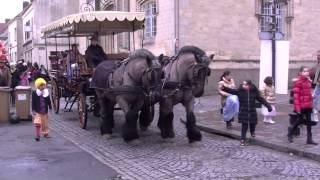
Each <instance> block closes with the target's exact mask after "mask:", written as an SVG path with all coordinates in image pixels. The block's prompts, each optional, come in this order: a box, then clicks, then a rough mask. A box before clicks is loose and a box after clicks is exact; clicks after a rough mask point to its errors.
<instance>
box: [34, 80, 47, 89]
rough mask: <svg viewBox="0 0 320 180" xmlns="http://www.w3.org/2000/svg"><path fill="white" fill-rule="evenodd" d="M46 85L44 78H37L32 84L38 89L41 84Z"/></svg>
mask: <svg viewBox="0 0 320 180" xmlns="http://www.w3.org/2000/svg"><path fill="white" fill-rule="evenodd" d="M43 84H44V85H46V84H47V82H46V80H44V79H43V78H38V79H37V80H36V81H35V82H34V85H35V86H36V88H37V89H39V87H40V86H41V85H43Z"/></svg>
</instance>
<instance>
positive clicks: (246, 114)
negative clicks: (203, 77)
mask: <svg viewBox="0 0 320 180" xmlns="http://www.w3.org/2000/svg"><path fill="white" fill-rule="evenodd" d="M222 90H223V91H225V92H227V93H230V94H234V95H237V96H238V98H239V103H240V108H239V114H238V119H239V123H241V142H240V145H241V146H244V145H246V134H247V130H248V127H250V133H251V136H252V137H255V128H256V125H257V123H258V117H257V111H256V100H257V101H259V102H260V103H262V104H263V105H264V106H266V107H267V108H268V111H269V112H271V111H272V107H271V106H270V104H269V103H268V102H267V101H266V100H265V99H263V98H262V97H261V96H260V93H259V90H258V89H257V87H256V86H255V85H254V84H253V83H252V82H251V80H246V81H243V82H242V84H241V85H240V87H239V88H238V89H231V88H228V87H225V86H224V87H223V88H222Z"/></svg>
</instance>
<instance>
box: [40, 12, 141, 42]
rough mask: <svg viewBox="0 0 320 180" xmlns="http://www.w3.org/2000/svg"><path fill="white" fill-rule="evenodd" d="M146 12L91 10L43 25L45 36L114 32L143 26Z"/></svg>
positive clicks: (42, 30) (127, 30)
mask: <svg viewBox="0 0 320 180" xmlns="http://www.w3.org/2000/svg"><path fill="white" fill-rule="evenodd" d="M144 19H145V16H144V12H122V11H91V12H83V13H79V14H72V15H69V16H66V17H63V18H61V19H59V20H57V21H54V22H52V23H50V24H48V25H45V26H44V27H42V29H41V32H42V33H43V35H44V36H45V37H49V36H55V35H59V34H73V35H76V34H86V33H94V32H99V34H112V33H120V32H129V31H133V30H137V29H141V28H143V23H144Z"/></svg>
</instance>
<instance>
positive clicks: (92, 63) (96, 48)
mask: <svg viewBox="0 0 320 180" xmlns="http://www.w3.org/2000/svg"><path fill="white" fill-rule="evenodd" d="M90 40H91V45H90V46H89V47H88V48H87V50H86V59H87V63H88V65H89V67H92V68H95V67H97V66H98V64H100V63H101V62H102V61H103V60H106V59H107V55H106V54H105V53H104V51H103V49H102V47H101V46H100V45H99V44H98V37H97V36H96V35H94V36H92V37H91V39H90Z"/></svg>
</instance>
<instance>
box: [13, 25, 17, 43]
mask: <svg viewBox="0 0 320 180" xmlns="http://www.w3.org/2000/svg"><path fill="white" fill-rule="evenodd" d="M13 39H14V41H17V28H14V34H13Z"/></svg>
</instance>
